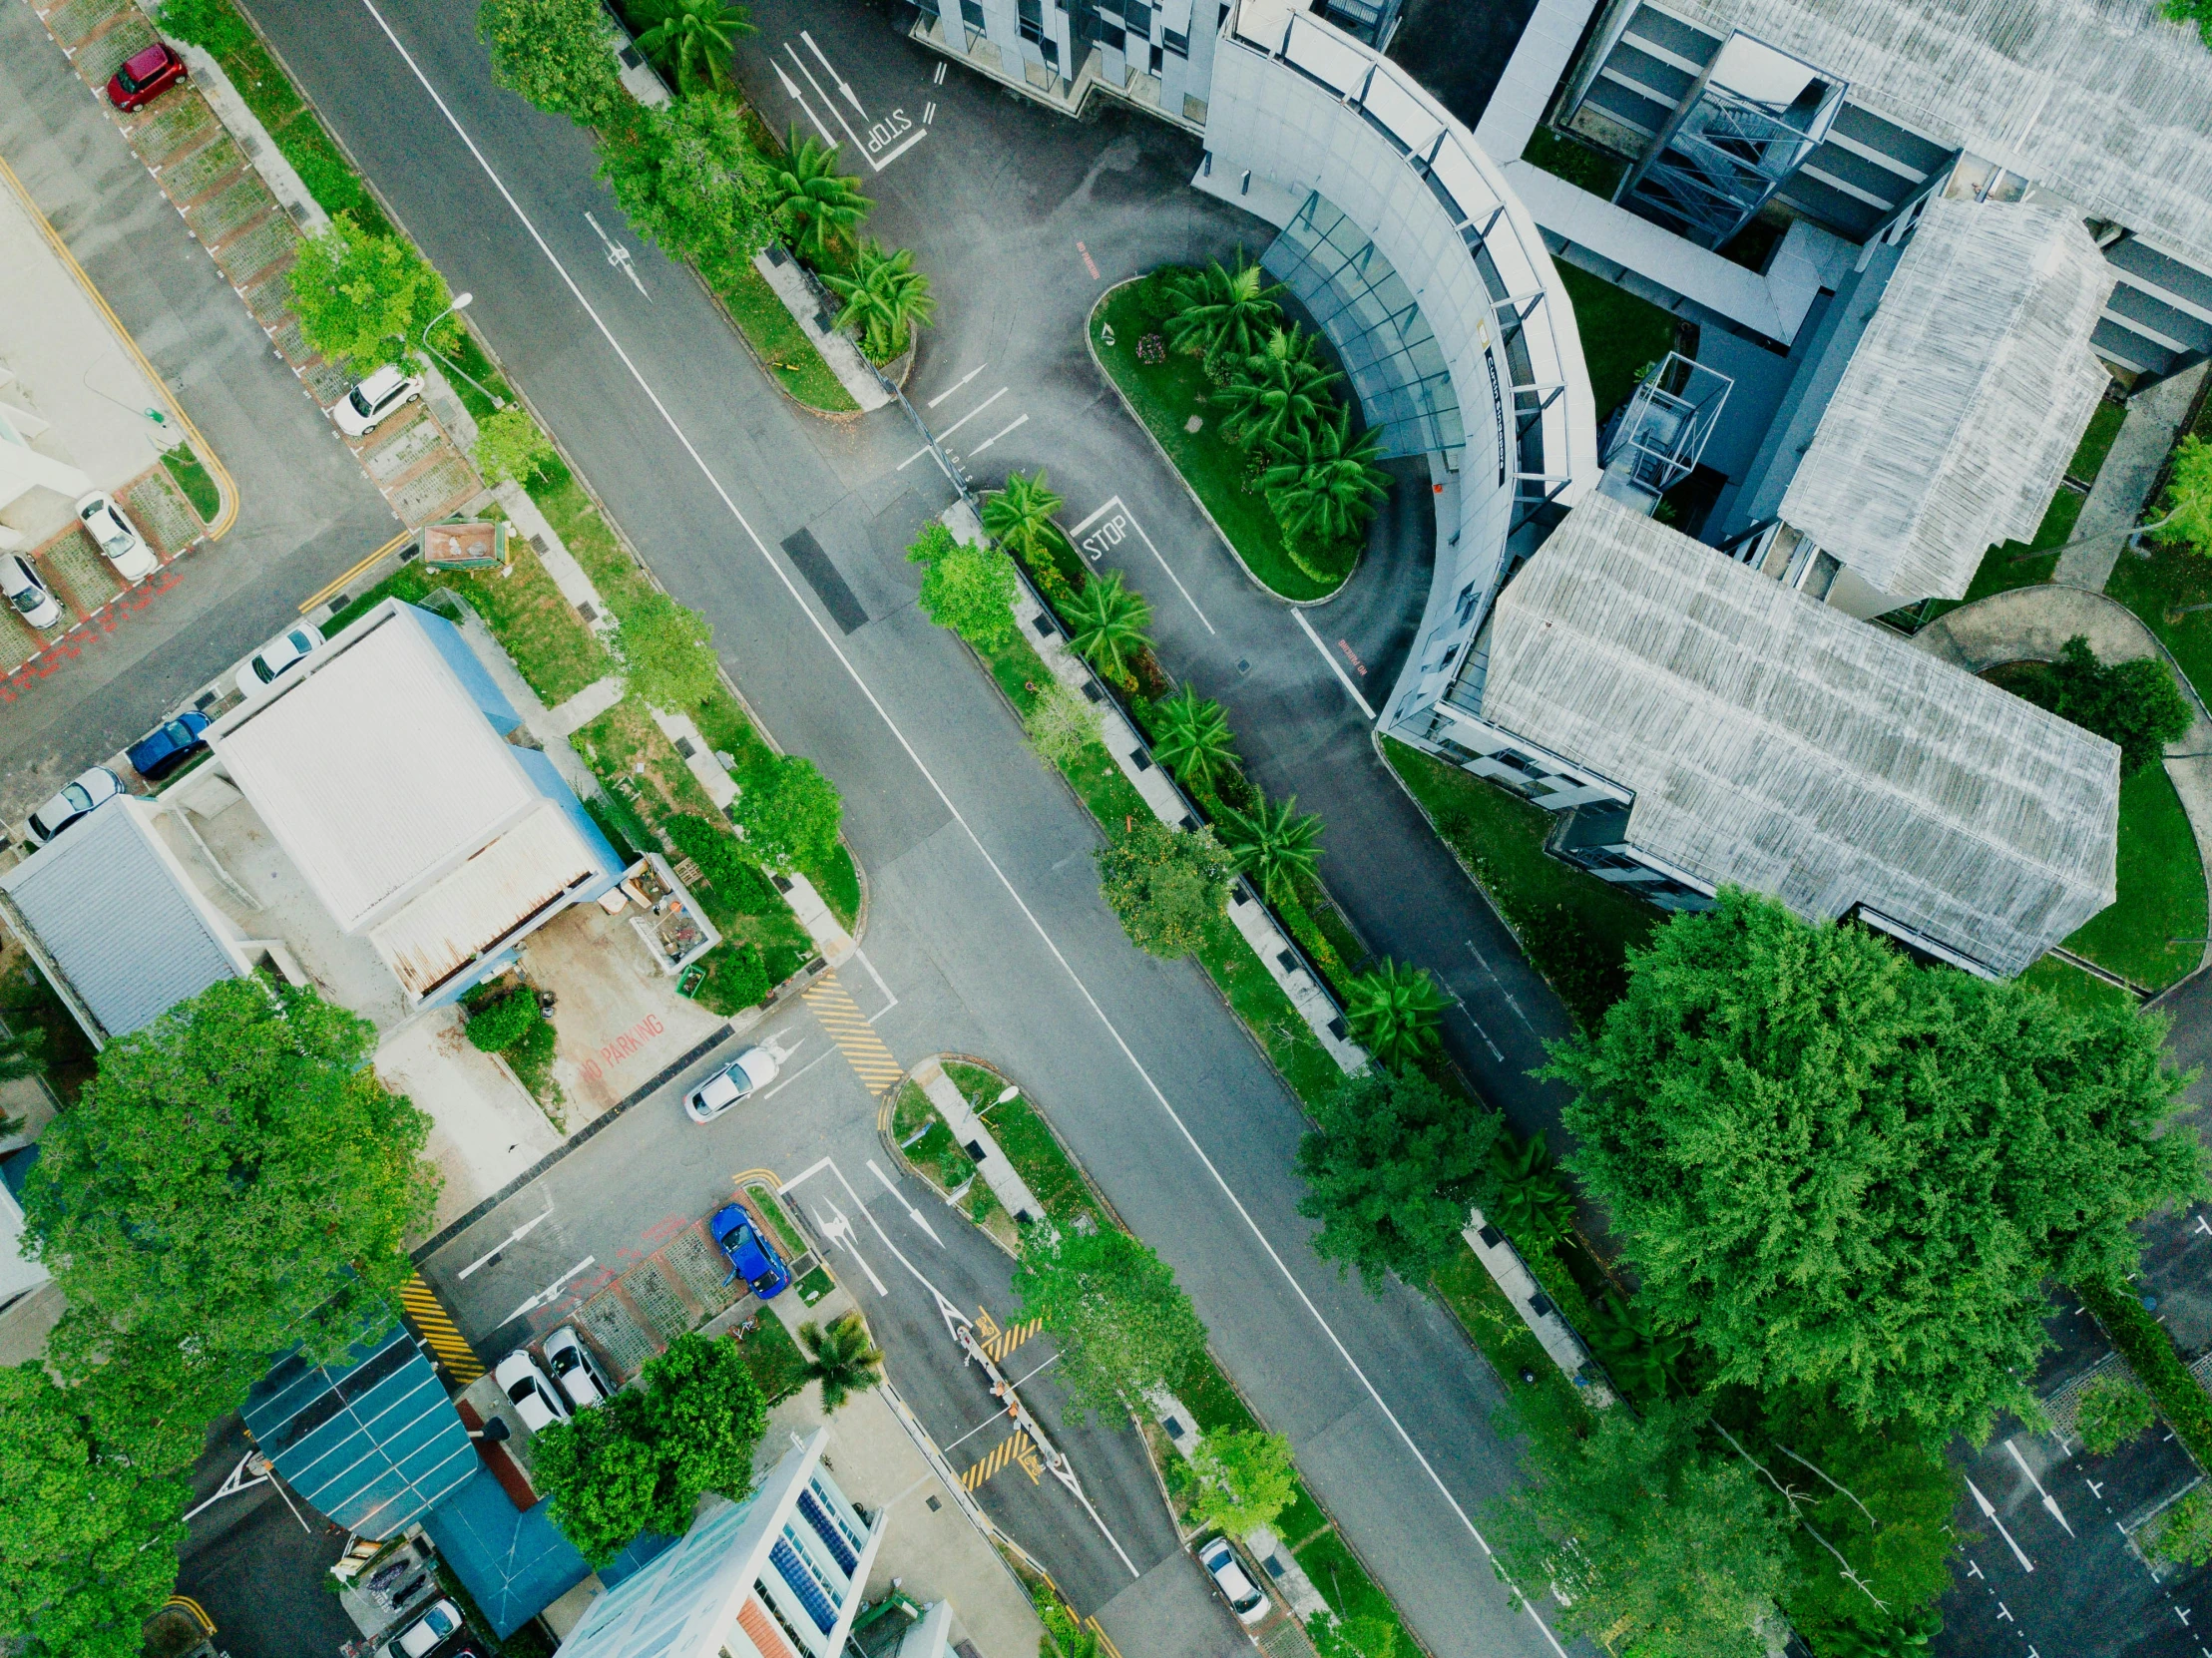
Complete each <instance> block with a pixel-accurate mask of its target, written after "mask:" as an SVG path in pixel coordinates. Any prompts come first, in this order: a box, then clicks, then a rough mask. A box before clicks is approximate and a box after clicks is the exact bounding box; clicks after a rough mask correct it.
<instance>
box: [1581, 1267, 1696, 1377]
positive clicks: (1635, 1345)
mask: <svg viewBox="0 0 2212 1658" xmlns="http://www.w3.org/2000/svg"><path fill="white" fill-rule="evenodd" d="M1590 1314H1591V1318H1590V1321H1589V1328H1588V1329H1586V1330H1584V1331H1583V1332H1582V1334H1583V1336H1584V1337H1586V1338H1587V1339H1588V1341H1589V1345H1590V1347H1591V1348H1592V1349H1593V1350H1594V1351H1595V1352H1596V1354H1597V1357H1598V1359H1599V1360H1600V1361H1602V1362H1603V1364H1604V1366H1605V1370H1606V1373H1607V1374H1608V1375H1609V1376H1611V1377H1612V1379H1613V1380H1614V1381H1615V1382H1617V1383H1618V1384H1619V1385H1620V1386H1621V1387H1622V1388H1623V1389H1624V1390H1626V1391H1627V1392H1629V1393H1632V1394H1636V1395H1638V1396H1640V1397H1642V1398H1646V1399H1655V1398H1658V1397H1659V1396H1661V1395H1663V1394H1665V1393H1666V1392H1667V1391H1668V1389H1669V1387H1670V1386H1671V1385H1672V1383H1673V1381H1674V1371H1675V1367H1676V1366H1678V1365H1679V1364H1680V1363H1681V1362H1682V1356H1683V1354H1684V1353H1685V1352H1687V1351H1688V1347H1689V1343H1688V1341H1687V1340H1686V1339H1685V1338H1684V1337H1683V1335H1682V1333H1681V1332H1680V1331H1679V1330H1662V1329H1660V1328H1659V1327H1658V1326H1657V1325H1655V1324H1654V1323H1652V1321H1651V1315H1650V1314H1649V1313H1647V1312H1645V1311H1644V1310H1643V1308H1641V1307H1640V1306H1637V1305H1636V1304H1635V1303H1633V1302H1630V1301H1624V1300H1622V1299H1621V1296H1620V1292H1619V1291H1617V1290H1607V1291H1606V1292H1605V1295H1604V1299H1603V1300H1601V1301H1597V1302H1593V1303H1592V1304H1591V1306H1590Z"/></svg>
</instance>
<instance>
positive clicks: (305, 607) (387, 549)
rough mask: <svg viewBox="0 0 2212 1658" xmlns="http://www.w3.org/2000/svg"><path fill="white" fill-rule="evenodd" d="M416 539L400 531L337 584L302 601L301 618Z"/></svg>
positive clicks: (332, 584)
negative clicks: (388, 555)
mask: <svg viewBox="0 0 2212 1658" xmlns="http://www.w3.org/2000/svg"><path fill="white" fill-rule="evenodd" d="M414 539H415V532H414V531H412V530H402V531H400V533H399V534H398V535H396V536H394V537H392V539H391V540H390V541H388V542H386V543H385V544H384V545H383V546H382V547H379V548H378V549H377V550H376V551H375V552H373V553H371V554H370V555H369V556H368V557H367V558H365V559H363V560H362V561H361V562H360V563H359V564H357V565H355V566H354V567H353V568H352V569H351V570H349V571H347V572H346V573H345V574H344V575H343V576H341V577H339V578H338V579H337V580H336V581H335V582H331V583H328V584H326V585H325V586H323V587H319V588H317V589H316V590H315V591H314V592H313V593H311V594H309V595H308V596H307V598H306V599H305V600H303V601H301V603H300V606H299V614H300V615H301V616H305V615H306V614H307V613H308V612H309V611H311V610H313V609H314V608H315V607H316V606H317V605H320V604H321V603H322V602H323V601H324V600H326V599H328V598H329V597H330V596H331V595H332V594H334V593H337V592H339V591H340V590H341V589H343V588H344V586H345V585H346V584H347V583H348V582H350V581H352V580H353V578H354V577H356V576H358V575H360V574H361V572H362V571H364V570H367V569H368V568H369V567H370V566H371V565H373V564H375V563H376V561H377V560H379V559H381V558H383V557H384V556H385V555H386V554H388V553H391V552H393V551H394V550H395V549H397V548H398V547H399V545H400V544H401V543H402V542H410V541H413V540H414Z"/></svg>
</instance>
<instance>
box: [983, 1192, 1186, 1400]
mask: <svg viewBox="0 0 2212 1658" xmlns="http://www.w3.org/2000/svg"><path fill="white" fill-rule="evenodd" d="M1046 1231H1047V1229H1046V1228H1043V1227H1034V1228H1032V1229H1030V1230H1029V1231H1028V1232H1027V1233H1025V1234H1024V1237H1023V1242H1022V1261H1021V1264H1020V1265H1019V1266H1017V1267H1016V1268H1015V1269H1014V1293H1015V1294H1016V1295H1017V1296H1018V1297H1020V1299H1021V1303H1022V1312H1023V1314H1024V1316H1025V1317H1029V1318H1041V1319H1043V1320H1044V1321H1045V1328H1046V1329H1047V1330H1048V1331H1050V1332H1051V1333H1052V1336H1053V1340H1054V1341H1055V1343H1056V1344H1057V1345H1058V1346H1059V1348H1060V1367H1059V1370H1060V1380H1061V1385H1062V1386H1063V1387H1065V1388H1066V1389H1067V1390H1068V1393H1069V1397H1070V1398H1071V1399H1072V1400H1074V1401H1075V1402H1076V1403H1077V1404H1078V1405H1079V1406H1083V1407H1088V1408H1090V1409H1092V1410H1095V1411H1100V1412H1103V1413H1106V1415H1108V1416H1111V1417H1119V1416H1121V1415H1123V1414H1125V1413H1126V1412H1128V1411H1129V1410H1131V1409H1133V1408H1134V1407H1135V1405H1136V1404H1137V1402H1138V1401H1139V1400H1140V1399H1141V1398H1142V1397H1143V1395H1144V1392H1145V1390H1146V1389H1149V1388H1171V1387H1173V1386H1175V1385H1176V1384H1177V1383H1178V1382H1180V1381H1181V1380H1182V1378H1183V1376H1184V1374H1185V1373H1186V1372H1187V1371H1188V1370H1189V1369H1190V1366H1191V1364H1192V1362H1193V1361H1195V1360H1196V1359H1198V1358H1199V1357H1200V1356H1201V1355H1202V1354H1203V1353H1204V1352H1205V1345H1206V1332H1205V1326H1203V1325H1202V1324H1200V1323H1199V1322H1198V1315H1197V1313H1195V1312H1194V1311H1193V1310H1192V1309H1191V1306H1190V1298H1189V1297H1188V1296H1187V1295H1185V1294H1183V1292H1182V1286H1181V1285H1179V1284H1177V1283H1176V1282H1175V1275H1174V1273H1173V1272H1171V1271H1170V1270H1169V1269H1168V1266H1167V1263H1166V1262H1165V1261H1162V1260H1161V1259H1160V1258H1159V1257H1158V1256H1157V1255H1155V1254H1153V1253H1152V1251H1151V1250H1150V1249H1149V1248H1148V1247H1146V1246H1145V1245H1144V1244H1142V1243H1140V1242H1138V1241H1137V1240H1136V1239H1135V1238H1132V1237H1130V1236H1129V1235H1128V1234H1127V1233H1126V1232H1123V1231H1120V1230H1119V1229H1117V1228H1114V1227H1110V1226H1103V1227H1100V1228H1098V1229H1097V1230H1095V1231H1092V1232H1078V1231H1074V1230H1069V1231H1064V1232H1060V1233H1058V1234H1057V1235H1055V1236H1051V1237H1048V1236H1046Z"/></svg>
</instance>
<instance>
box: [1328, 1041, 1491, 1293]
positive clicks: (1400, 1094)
mask: <svg viewBox="0 0 2212 1658" xmlns="http://www.w3.org/2000/svg"><path fill="white" fill-rule="evenodd" d="M1314 1123H1315V1126H1314V1128H1313V1129H1312V1131H1311V1132H1309V1133H1308V1134H1307V1135H1306V1136H1305V1138H1304V1139H1303V1140H1301V1141H1299V1143H1298V1174H1299V1176H1300V1178H1302V1179H1303V1180H1304V1181H1305V1183H1306V1190H1305V1195H1304V1196H1302V1197H1301V1198H1299V1199H1298V1212H1299V1213H1300V1214H1301V1215H1304V1216H1306V1217H1307V1218H1308V1219H1309V1220H1317V1221H1319V1222H1320V1223H1321V1230H1320V1231H1319V1232H1317V1233H1315V1234H1314V1239H1313V1249H1314V1253H1315V1254H1317V1255H1319V1256H1320V1257H1321V1258H1322V1259H1323V1260H1328V1261H1334V1262H1336V1263H1337V1269H1338V1270H1339V1271H1340V1272H1341V1271H1343V1270H1344V1269H1345V1268H1347V1267H1358V1268H1359V1270H1360V1277H1361V1278H1362V1279H1363V1280H1364V1281H1365V1282H1366V1284H1367V1287H1368V1288H1369V1289H1371V1290H1373V1291H1375V1292H1376V1293H1377V1294H1381V1293H1382V1290H1383V1288H1384V1286H1385V1284H1386V1283H1387V1282H1388V1279H1389V1275H1390V1274H1391V1273H1394V1272H1395V1273H1396V1274H1397V1275H1398V1276H1399V1277H1400V1278H1401V1279H1403V1280H1404V1281H1405V1282H1407V1283H1409V1284H1425V1283H1427V1282H1428V1281H1429V1279H1430V1278H1432V1277H1434V1276H1435V1275H1436V1274H1437V1273H1438V1272H1439V1271H1441V1270H1442V1269H1443V1268H1444V1267H1445V1266H1446V1264H1447V1263H1449V1262H1450V1261H1451V1260H1452V1259H1453V1258H1454V1257H1455V1256H1457V1255H1458V1253H1459V1251H1460V1248H1461V1244H1460V1232H1461V1230H1462V1228H1464V1227H1465V1226H1466V1225H1467V1212H1468V1206H1469V1204H1470V1203H1471V1202H1472V1201H1473V1199H1474V1195H1475V1191H1476V1188H1477V1187H1478V1186H1479V1185H1480V1183H1481V1177H1482V1171H1483V1163H1484V1157H1485V1154H1486V1153H1487V1152H1488V1150H1489V1148H1490V1144H1491V1141H1492V1140H1493V1139H1494V1138H1495V1137H1496V1136H1497V1133H1498V1114H1497V1113H1496V1112H1495V1111H1488V1110H1485V1109H1484V1108H1483V1107H1481V1106H1479V1105H1476V1104H1474V1103H1473V1102H1472V1101H1470V1100H1468V1099H1466V1098H1463V1097H1462V1096H1461V1095H1459V1094H1456V1093H1447V1092H1446V1091H1445V1090H1444V1089H1443V1088H1440V1087H1438V1086H1437V1084H1436V1083H1434V1082H1432V1081H1430V1080H1429V1078H1428V1077H1426V1076H1424V1075H1422V1074H1421V1072H1419V1071H1417V1070H1409V1071H1407V1072H1405V1073H1404V1074H1402V1075H1401V1074H1397V1073H1394V1072H1392V1071H1388V1070H1385V1069H1383V1068H1382V1067H1381V1066H1380V1065H1370V1066H1369V1067H1368V1068H1367V1069H1365V1070H1363V1071H1361V1072H1360V1073H1359V1074H1358V1075H1357V1076H1347V1077H1346V1078H1344V1080H1343V1081H1342V1082H1340V1083H1338V1084H1337V1086H1336V1088H1335V1090H1334V1091H1333V1092H1331V1093H1329V1094H1327V1095H1325V1096H1324V1097H1323V1098H1322V1099H1321V1100H1320V1101H1319V1102H1318V1103H1317V1104H1316V1105H1315V1106H1314Z"/></svg>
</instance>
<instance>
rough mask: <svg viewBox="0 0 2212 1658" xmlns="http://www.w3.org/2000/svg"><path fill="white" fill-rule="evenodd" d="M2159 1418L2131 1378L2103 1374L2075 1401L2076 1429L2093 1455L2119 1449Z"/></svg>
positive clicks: (2105, 1453)
mask: <svg viewBox="0 0 2212 1658" xmlns="http://www.w3.org/2000/svg"><path fill="white" fill-rule="evenodd" d="M2157 1420H2158V1411H2157V1408H2156V1407H2155V1406H2153V1405H2152V1404H2151V1402H2150V1395H2149V1394H2147V1393H2145V1392H2143V1390H2142V1389H2141V1388H2140V1387H2138V1386H2137V1385H2136V1384H2135V1383H2134V1382H2133V1381H2132V1380H2131V1379H2129V1378H2127V1377H2124V1376H2100V1377H2098V1378H2097V1379H2096V1380H2095V1381H2094V1382H2091V1383H2090V1384H2089V1385H2088V1386H2087V1387H2086V1388H2083V1389H2082V1390H2081V1397H2080V1398H2079V1399H2078V1400H2076V1401H2075V1402H2074V1432H2075V1433H2076V1434H2077V1435H2079V1437H2080V1440H2081V1443H2082V1445H2083V1447H2085V1448H2086V1449H2087V1451H2088V1452H2089V1454H2090V1455H2092V1456H2105V1455H2109V1454H2110V1453H2111V1452H2113V1451H2117V1450H2119V1448H2120V1447H2121V1446H2123V1445H2125V1444H2127V1442H2128V1441H2130V1440H2132V1439H2134V1438H2135V1437H2136V1436H2137V1435H2138V1434H2140V1433H2142V1432H2143V1430H2144V1429H2146V1428H2148V1427H2149V1426H2150V1425H2151V1424H2152V1423H2154V1422H2156V1421H2157Z"/></svg>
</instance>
